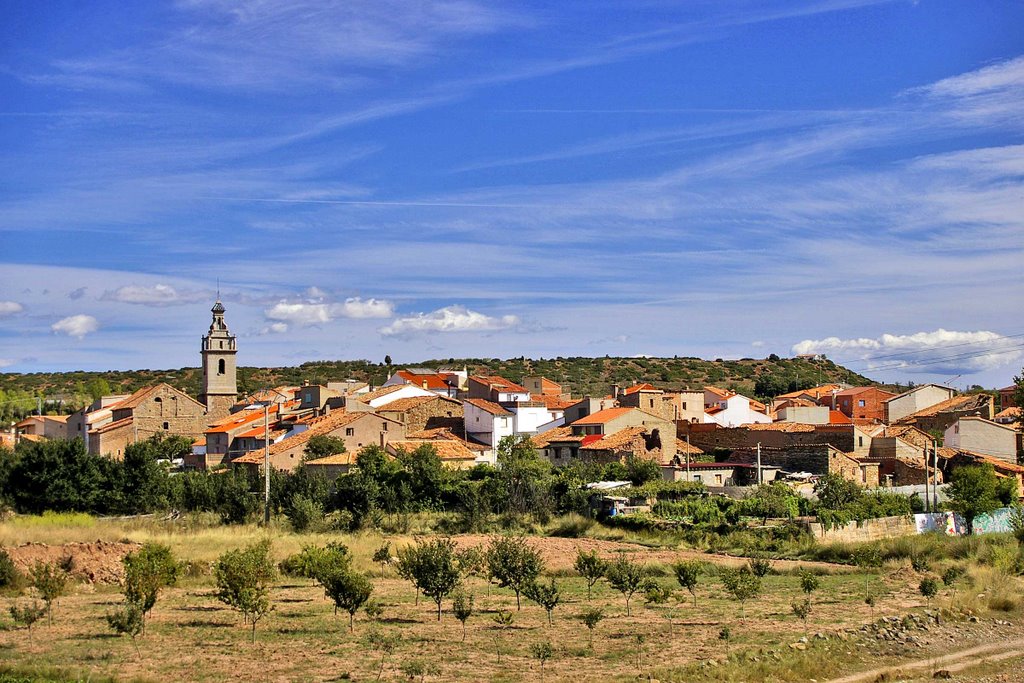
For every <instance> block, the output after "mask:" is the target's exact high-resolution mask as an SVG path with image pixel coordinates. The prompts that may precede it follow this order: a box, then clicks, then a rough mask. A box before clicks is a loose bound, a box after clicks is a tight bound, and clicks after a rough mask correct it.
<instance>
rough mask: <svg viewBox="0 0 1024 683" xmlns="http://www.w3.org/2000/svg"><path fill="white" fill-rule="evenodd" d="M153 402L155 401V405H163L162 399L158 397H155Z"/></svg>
mask: <svg viewBox="0 0 1024 683" xmlns="http://www.w3.org/2000/svg"><path fill="white" fill-rule="evenodd" d="M153 400H154V401H156V402H157V403H163V399H162V398H160V397H159V396H157V397H156V398H154V399H153Z"/></svg>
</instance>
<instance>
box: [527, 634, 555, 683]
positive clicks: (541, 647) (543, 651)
mask: <svg viewBox="0 0 1024 683" xmlns="http://www.w3.org/2000/svg"><path fill="white" fill-rule="evenodd" d="M530 654H532V655H533V658H534V659H536V660H537V661H538V662H540V680H542V681H543V680H544V663H545V662H547V661H548V660H549V659H551V655H552V654H554V649H553V648H552V647H551V641H550V640H542V641H541V642H539V643H533V644H531V645H530Z"/></svg>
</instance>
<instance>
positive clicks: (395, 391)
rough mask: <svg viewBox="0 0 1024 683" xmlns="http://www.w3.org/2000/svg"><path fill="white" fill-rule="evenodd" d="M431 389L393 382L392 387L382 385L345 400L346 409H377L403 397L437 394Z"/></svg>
mask: <svg viewBox="0 0 1024 683" xmlns="http://www.w3.org/2000/svg"><path fill="white" fill-rule="evenodd" d="M436 395H437V394H435V393H434V392H432V391H430V390H429V389H424V388H423V387H421V386H417V385H415V384H393V385H391V386H390V387H380V388H379V389H375V390H373V391H369V392H366V393H364V394H356V395H354V396H350V397H348V398H347V400H346V401H345V410H347V411H348V412H350V413H352V412H357V411H369V410H376V409H377V408H381V407H383V406H386V405H387V404H389V403H391V402H392V401H398V400H400V399H403V398H415V397H417V396H427V397H430V396H436Z"/></svg>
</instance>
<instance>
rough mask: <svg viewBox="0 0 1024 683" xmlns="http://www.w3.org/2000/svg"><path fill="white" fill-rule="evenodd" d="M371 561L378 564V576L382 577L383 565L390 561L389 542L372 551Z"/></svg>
mask: <svg viewBox="0 0 1024 683" xmlns="http://www.w3.org/2000/svg"><path fill="white" fill-rule="evenodd" d="M373 561H374V562H376V563H377V564H379V565H380V578H382V579H383V578H384V565H386V564H388V563H389V562H391V543H390V542H386V543H384V544H383V545H381V546H380V547H379V548H377V549H376V550H374V551H373Z"/></svg>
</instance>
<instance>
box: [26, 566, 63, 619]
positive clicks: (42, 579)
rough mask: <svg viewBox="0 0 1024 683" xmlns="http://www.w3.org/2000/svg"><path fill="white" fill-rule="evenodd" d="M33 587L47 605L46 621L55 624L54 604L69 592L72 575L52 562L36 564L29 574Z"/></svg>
mask: <svg viewBox="0 0 1024 683" xmlns="http://www.w3.org/2000/svg"><path fill="white" fill-rule="evenodd" d="M29 574H30V576H31V585H32V587H33V588H35V589H36V591H38V592H39V597H41V598H42V599H43V602H44V603H46V621H47V623H49V624H51V625H52V624H53V603H54V602H55V601H56V600H57V599H58V598H60V597H61V596H63V595H64V593H65V592H66V591H67V587H68V581H69V579H70V578H71V575H70V574H69V573H68V572H67V570H65V569H64V568H62V567H59V566H57V565H56V564H53V563H52V562H36V563H35V564H34V565H33V566H32V569H31V570H30V572H29Z"/></svg>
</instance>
